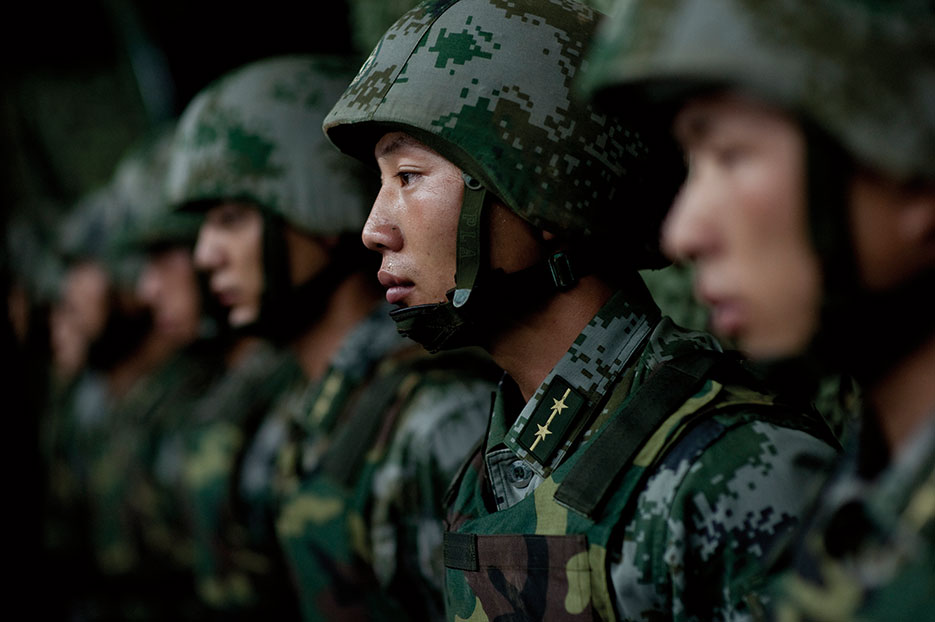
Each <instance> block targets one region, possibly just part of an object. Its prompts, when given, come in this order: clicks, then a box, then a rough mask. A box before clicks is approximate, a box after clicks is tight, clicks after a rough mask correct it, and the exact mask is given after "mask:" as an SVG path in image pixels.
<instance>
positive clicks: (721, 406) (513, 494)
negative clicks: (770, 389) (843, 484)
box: [446, 293, 835, 622]
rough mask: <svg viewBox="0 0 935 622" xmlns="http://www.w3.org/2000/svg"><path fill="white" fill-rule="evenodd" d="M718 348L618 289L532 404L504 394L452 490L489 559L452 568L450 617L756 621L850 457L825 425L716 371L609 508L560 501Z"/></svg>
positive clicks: (454, 517)
mask: <svg viewBox="0 0 935 622" xmlns="http://www.w3.org/2000/svg"><path fill="white" fill-rule="evenodd" d="M718 348H719V346H718V345H717V343H716V341H714V339H713V338H712V337H711V336H710V335H708V334H706V333H699V332H695V331H688V330H685V329H682V328H680V327H678V326H676V325H675V324H673V323H672V322H671V320H669V319H668V318H661V319H660V317H659V315H658V310H654V307H653V305H652V303H651V302H649V301H644V302H640V303H639V304H636V303H634V302H628V301H627V299H626V296H624V295H623V294H622V293H618V294H617V295H615V296H614V297H613V298H612V299H611V300H610V301H609V302H608V303H607V304H606V305H605V306H604V307H603V308H602V309H601V310H600V311H599V313H598V314H597V315H596V316H595V317H594V318H593V319H592V320H591V322H590V323H589V325H588V326H587V327H586V328H585V329H584V331H582V333H581V335H580V336H579V337H578V339H577V340H576V341H575V343H574V344H573V345H572V346H571V347H570V348H569V350H568V352H567V353H566V355H565V356H564V357H563V358H562V360H561V361H560V362H559V363H558V364H557V365H556V366H555V368H554V369H553V371H552V372H551V373H550V375H549V377H548V378H547V379H546V380H545V381H544V382H543V383H542V385H541V387H540V388H539V389H538V390H537V391H536V393H535V395H534V396H533V398H532V399H531V400H530V401H529V402H528V403H526V404H523V402H522V398H521V397H520V396H519V395H518V393H517V390H516V388H515V386H513V385H512V384H511V383H508V382H504V383H501V389H500V391H499V392H498V395H497V402H496V403H495V406H494V411H493V417H492V420H491V424H490V428H489V432H488V437H487V440H486V444H485V446H484V447H483V448H482V449H481V450H480V451H479V452H478V453H477V454H476V455H475V456H474V458H473V459H472V462H471V464H470V465H469V466H468V468H466V469H465V472H464V474H463V475H462V478H461V480H460V482H459V483H458V484H457V485H456V487H454V488H453V489H452V491H453V493H454V494H453V496H452V501H451V503H450V505H449V517H448V526H449V529H450V530H451V532H452V533H454V534H455V535H456V536H461V537H467V538H470V539H472V541H473V542H475V543H476V549H475V550H476V556H475V557H474V560H473V561H474V567H473V568H466V567H458V566H457V564H455V563H449V564H448V566H447V579H446V596H447V598H448V619H449V620H458V621H461V620H493V619H504V618H503V617H504V616H505V617H519V618H522V619H531V620H552V619H555V620H559V619H561V620H564V619H568V620H572V619H603V620H614V619H622V620H645V621H647V622H649V621H655V620H693V621H702V620H704V621H711V620H725V621H726V620H737V619H743V617H742V616H746V615H749V611H748V609H747V598H748V597H749V595H750V594H751V593H753V592H754V591H755V589H756V587H757V578H758V576H759V572H760V570H761V568H762V565H763V563H764V561H765V560H766V559H767V558H768V556H769V554H770V552H771V550H772V548H773V547H774V546H775V545H776V544H777V543H779V542H781V541H783V539H784V538H785V537H788V535H789V533H790V531H791V530H792V528H794V526H795V525H796V524H797V521H798V519H799V517H800V516H801V514H802V512H803V511H804V510H805V508H806V506H807V500H808V495H805V494H803V491H804V490H808V489H809V488H812V487H813V486H812V485H813V481H814V478H815V474H816V466H815V465H816V464H817V465H820V466H824V464H825V463H826V462H827V461H828V460H830V459H831V458H832V456H833V455H834V453H835V450H834V449H833V448H832V444H833V441H830V433H827V429H826V428H825V427H824V425H823V423H822V422H820V420H819V419H818V418H817V416H810V415H808V414H806V412H805V411H804V410H801V411H800V410H796V409H794V408H790V406H789V405H781V404H778V403H777V402H776V401H775V399H774V397H773V396H771V395H769V394H768V393H764V392H762V391H758V390H755V389H753V388H751V386H750V385H746V384H743V383H742V382H740V380H739V379H737V378H732V377H728V378H727V379H719V377H718V376H717V375H714V376H712V377H708V378H706V379H705V380H704V382H703V383H702V385H701V386H700V388H699V389H698V390H697V392H695V393H694V394H693V395H691V397H690V398H689V399H688V400H687V401H685V402H684V403H683V404H681V405H680V406H679V407H677V408H676V409H675V410H674V411H673V412H672V413H671V414H670V415H669V416H668V418H667V419H665V421H664V423H663V424H662V425H660V426H659V428H658V429H657V430H656V431H655V432H654V433H653V434H652V435H651V436H650V437H649V438H647V439H645V440H644V441H642V444H641V445H640V446H639V451H638V453H636V454H635V457H634V458H633V460H632V462H631V463H629V464H628V465H623V467H622V468H623V470H622V471H621V472H620V473H618V475H617V479H614V480H613V481H614V484H613V487H612V488H611V493H610V497H609V499H608V501H607V502H606V505H605V506H604V508H603V509H601V510H600V511H598V512H597V513H595V514H594V515H584V514H582V513H581V512H579V511H576V510H573V509H570V508H569V507H568V506H567V505H564V504H563V503H561V502H560V501H559V500H558V499H557V498H556V495H557V491H558V490H559V489H560V487H561V486H562V484H563V483H564V482H565V481H566V479H567V478H568V476H569V474H570V472H571V470H572V469H573V468H574V465H575V464H577V463H578V461H580V460H582V458H583V457H584V456H586V455H587V452H588V451H589V450H590V449H591V443H592V442H593V440H594V439H595V438H598V435H599V434H600V433H601V432H602V431H604V430H606V426H607V425H608V424H609V422H611V421H612V420H613V419H614V418H615V417H616V416H618V414H619V413H620V408H621V405H624V404H626V403H627V402H628V401H629V400H630V399H631V398H632V397H633V395H634V393H635V392H637V391H638V390H639V388H640V387H641V386H643V385H644V384H645V383H646V381H647V379H648V378H649V377H650V376H651V375H653V374H654V373H656V370H658V369H659V368H660V366H661V365H662V364H663V363H665V362H667V361H670V360H672V359H673V358H675V357H679V356H683V355H685V354H686V353H688V352H693V351H698V350H712V349H713V350H715V351H716V350H718ZM739 378H740V379H742V378H743V376H740V377H739ZM511 387H512V388H511ZM556 388H557V389H558V390H556ZM829 442H830V444H829ZM597 476H598V477H600V476H602V475H597ZM606 476H608V477H609V476H610V473H607V474H606ZM449 537H450V535H449ZM446 559H450V558H446ZM467 565H468V564H465V566H467Z"/></svg>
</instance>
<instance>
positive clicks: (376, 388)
mask: <svg viewBox="0 0 935 622" xmlns="http://www.w3.org/2000/svg"><path fill="white" fill-rule="evenodd" d="M388 311H389V307H388V305H384V306H381V307H380V308H378V309H377V310H375V311H374V313H373V314H372V315H371V316H370V318H368V319H367V320H365V321H364V322H361V324H360V325H359V326H357V327H356V328H355V329H354V330H353V331H352V333H351V334H350V335H348V337H347V339H346V341H345V343H344V345H343V346H342V348H341V350H340V351H339V352H338V353H337V354H336V356H335V358H334V361H333V363H332V365H331V367H330V369H329V370H328V372H327V373H326V374H325V376H324V378H323V379H322V380H321V381H320V382H319V383H317V384H316V385H315V386H314V388H313V389H312V390H311V391H309V393H308V394H307V395H306V399H305V400H304V402H303V403H302V405H301V407H300V408H296V409H295V410H294V411H293V412H294V413H295V414H296V415H297V417H296V419H295V420H294V424H295V432H296V434H295V437H294V438H295V440H296V442H295V443H294V444H293V445H292V446H291V448H290V449H291V452H290V455H287V456H285V457H284V459H283V465H282V466H283V488H284V492H285V502H284V504H283V507H282V510H281V511H280V512H279V515H278V518H277V530H278V532H279V536H280V540H281V541H282V543H283V547H284V548H285V550H286V553H287V555H288V557H289V560H290V565H291V567H292V569H293V572H294V573H295V575H296V577H297V583H298V585H299V586H300V587H301V598H302V605H303V612H304V617H305V619H307V620H320V619H326V620H333V619H341V620H346V619H382V618H386V619H407V620H419V619H440V618H441V617H442V615H443V610H444V605H443V599H442V582H441V577H442V572H441V567H442V556H441V534H442V521H441V519H442V505H441V498H442V496H443V494H444V491H445V488H446V487H447V485H448V483H449V482H450V481H451V478H452V476H453V475H454V473H455V471H456V470H457V468H458V467H459V466H460V464H461V462H462V461H463V460H464V459H465V458H466V456H467V454H468V452H469V451H470V448H471V446H472V445H473V444H474V442H475V441H477V440H478V439H480V437H481V435H482V433H483V431H484V425H485V423H486V418H487V417H486V414H487V408H488V407H489V404H490V395H491V391H492V390H493V386H494V385H493V380H494V376H495V374H497V372H496V369H495V367H494V366H493V365H492V364H491V363H490V362H489V360H487V359H486V357H483V356H480V355H479V354H472V353H469V352H457V353H452V354H447V355H439V356H434V357H432V356H428V355H427V354H426V353H425V351H424V350H422V348H419V347H418V346H416V345H415V344H413V343H412V342H410V341H408V340H406V339H403V338H402V337H400V336H399V334H398V333H397V332H396V329H395V326H394V324H393V322H392V321H391V320H390V319H389V316H388V314H387V312H388ZM364 344H367V345H366V347H364ZM497 375H498V374H497Z"/></svg>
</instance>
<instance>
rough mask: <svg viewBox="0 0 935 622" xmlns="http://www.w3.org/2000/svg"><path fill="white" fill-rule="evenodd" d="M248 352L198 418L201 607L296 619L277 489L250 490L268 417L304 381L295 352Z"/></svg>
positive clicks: (188, 476) (187, 480)
mask: <svg viewBox="0 0 935 622" xmlns="http://www.w3.org/2000/svg"><path fill="white" fill-rule="evenodd" d="M247 347H248V350H247V351H246V352H245V353H244V354H243V358H242V359H241V360H239V361H238V362H237V363H236V364H234V365H233V366H232V367H230V368H228V369H227V370H226V371H225V372H224V373H223V375H222V376H221V378H220V379H219V380H218V381H217V382H216V383H215V384H214V385H213V386H212V387H210V388H209V389H208V390H207V391H205V394H204V396H203V397H202V399H201V400H200V401H199V404H198V406H197V407H196V410H195V412H194V413H193V415H192V419H193V422H192V425H191V432H190V433H189V434H188V435H187V436H186V447H185V450H184V472H183V474H182V486H183V491H182V493H181V494H182V496H183V498H184V500H185V502H184V506H185V507H186V508H187V509H188V511H189V512H190V517H189V520H190V529H191V533H192V539H193V549H194V550H193V564H194V574H195V576H194V581H195V584H196V589H197V593H198V596H199V598H200V600H201V602H202V604H203V605H204V607H205V608H206V610H207V611H209V612H211V613H212V615H215V616H219V617H233V618H240V619H256V617H257V616H261V615H263V616H266V615H268V616H273V617H276V616H288V615H289V614H294V613H295V604H294V600H295V597H294V596H293V594H292V591H291V589H290V588H289V587H288V577H287V576H286V575H285V574H284V570H283V568H282V565H281V559H280V558H279V557H278V549H277V548H276V546H275V538H274V535H273V533H272V531H271V526H270V521H271V518H270V516H271V513H272V511H273V510H272V509H271V504H272V503H273V499H272V493H271V492H269V489H270V486H271V482H270V481H269V480H268V479H267V480H264V475H263V473H262V471H261V472H260V474H259V477H258V478H257V479H259V480H260V481H259V482H258V483H253V482H252V480H251V485H250V486H246V485H245V480H246V479H248V478H250V477H253V473H254V471H255V470H256V469H255V468H254V467H253V465H254V464H256V462H251V463H249V464H248V463H247V459H246V456H247V453H248V452H249V451H250V448H251V447H252V446H253V445H255V444H256V440H257V438H258V435H259V434H260V432H259V430H260V429H261V427H262V424H263V422H264V420H265V419H266V417H267V413H269V412H270V410H271V409H273V408H274V406H275V405H276V403H277V402H278V401H279V400H281V399H284V398H283V395H285V394H287V393H288V392H289V391H290V390H293V389H292V388H293V387H295V386H296V385H299V384H300V383H301V379H302V378H303V376H302V371H301V368H300V367H299V365H298V362H297V361H296V360H295V357H294V356H293V355H292V354H291V353H290V352H289V351H286V350H283V349H280V348H276V347H274V346H272V345H271V344H269V343H268V342H265V341H261V340H256V341H255V342H251V343H250V344H247ZM273 440H274V441H275V439H273ZM273 445H274V447H275V442H274V443H273ZM248 469H253V470H251V471H250V474H249V475H248V473H247V470H248ZM265 477H267V478H268V477H269V473H267V474H266V475H265Z"/></svg>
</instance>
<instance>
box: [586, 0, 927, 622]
mask: <svg viewBox="0 0 935 622" xmlns="http://www.w3.org/2000/svg"><path fill="white" fill-rule="evenodd" d="M618 9H619V10H618V11H617V13H616V14H615V16H614V19H612V20H610V21H609V22H608V23H607V25H606V27H605V28H604V30H603V31H602V33H601V36H600V37H599V38H598V40H597V41H596V43H595V46H594V48H593V51H592V53H591V56H590V57H589V58H590V60H591V61H592V62H593V63H594V66H593V69H594V71H592V72H591V73H589V74H588V78H587V79H586V80H585V81H584V87H585V90H589V91H592V92H593V93H594V94H595V96H596V97H600V98H606V101H607V102H608V103H609V104H610V103H613V104H614V105H617V106H626V105H629V104H633V103H637V104H652V105H654V106H656V107H657V108H662V109H674V105H678V103H679V102H681V101H684V100H685V99H686V98H687V97H689V96H691V95H692V94H697V93H699V92H702V93H703V92H712V91H713V90H717V89H731V88H734V89H738V90H740V91H742V92H744V93H746V94H748V95H754V96H755V97H757V98H759V99H761V100H763V101H766V102H769V103H771V104H774V105H777V106H779V108H780V109H783V110H785V111H787V112H789V113H791V114H792V115H794V118H795V119H796V120H797V121H798V122H799V125H800V128H801V129H802V131H803V134H804V135H805V138H806V150H807V156H806V157H807V159H809V158H811V159H813V160H815V159H821V160H822V162H821V164H824V165H825V168H824V169H819V170H821V171H822V172H828V171H833V170H834V169H833V166H834V165H835V164H837V165H838V166H844V167H845V168H846V172H845V173H838V175H839V178H837V179H834V178H832V179H831V180H830V181H828V179H827V178H823V177H822V176H820V175H817V176H816V174H815V170H813V167H814V166H815V163H814V162H809V167H810V168H809V172H808V176H809V178H808V180H807V181H808V182H809V187H808V193H809V194H808V197H807V199H808V209H809V212H808V214H809V225H810V228H811V233H812V241H813V245H814V246H815V248H816V251H817V252H818V254H819V257H820V258H821V260H822V264H823V268H824V275H823V276H824V280H825V283H824V289H825V292H824V293H825V296H826V301H825V304H826V305H830V306H831V310H830V313H829V311H828V310H824V312H825V315H824V316H823V317H822V324H821V326H820V327H819V332H820V335H819V339H818V343H816V344H813V345H812V346H810V348H809V351H808V352H807V353H806V354H807V356H809V357H811V358H812V359H813V361H812V362H813V363H814V361H815V360H817V361H819V362H823V363H826V364H828V363H830V364H831V365H833V366H834V367H833V369H842V370H845V371H848V372H852V373H854V372H856V371H857V370H860V372H861V376H860V377H859V379H861V380H863V381H864V382H869V383H871V384H872V383H873V382H874V380H875V378H877V377H878V375H879V374H880V373H885V372H886V370H887V369H892V367H893V366H895V365H896V364H898V361H899V357H900V356H901V355H902V353H904V352H906V351H909V350H908V349H909V348H911V347H915V346H917V345H918V344H920V343H924V342H925V340H926V339H927V338H930V336H931V334H932V328H933V320H932V310H931V307H930V306H926V305H927V304H928V303H921V302H919V301H921V299H922V297H923V296H924V294H923V293H922V292H924V291H931V287H932V283H933V282H935V275H933V274H932V270H931V268H929V269H928V272H927V273H926V272H924V270H923V271H922V274H921V276H919V275H916V276H915V277H914V278H912V279H907V283H908V284H907V285H906V286H904V287H907V289H902V290H899V289H897V291H895V292H893V291H887V292H884V293H883V294H882V295H880V296H881V299H877V300H874V299H873V298H871V297H869V295H866V292H863V291H862V286H861V285H860V282H859V280H858V279H857V278H856V277H855V274H856V270H854V266H853V263H854V254H855V253H854V250H853V248H852V246H851V242H850V240H849V236H850V228H849V227H848V226H847V223H846V221H844V220H843V219H845V218H846V217H847V216H846V215H847V209H846V208H847V200H846V199H844V198H842V197H847V188H848V187H847V186H846V185H844V184H846V183H848V182H849V181H850V178H849V177H847V175H848V174H852V173H853V170H854V168H857V167H867V168H869V169H870V170H872V171H877V172H881V173H883V175H884V177H885V178H887V179H891V180H894V181H896V182H903V181H916V182H921V183H922V184H931V181H932V179H935V165H933V163H935V138H933V136H935V106H933V92H935V91H933V84H935V65H933V64H932V61H931V59H932V58H933V57H935V19H933V18H935V16H933V12H932V7H931V3H926V2H912V1H909V2H900V3H877V2H860V1H857V0H853V1H851V2H843V1H840V2H839V1H834V0H827V1H820V2H785V3H779V4H771V5H769V7H768V8H767V7H766V6H765V5H763V6H758V5H757V4H756V3H750V2H745V1H743V0H717V1H710V2H709V1H707V0H706V1H705V2H695V1H691V0H680V1H675V2H648V1H645V2H644V1H642V0H636V1H632V2H620V3H619V6H618ZM843 25H846V26H843ZM821 141H825V142H821ZM828 141H830V142H831V144H833V145H834V147H833V149H832V150H831V151H828V147H827V144H828ZM821 149H825V151H820V150H821ZM816 153H817V154H818V156H819V158H815V154H816ZM829 162H830V163H831V167H829V166H828V163H829ZM852 164H853V165H854V168H850V167H851V165H852ZM835 183H837V184H838V187H837V188H835V187H830V191H829V186H833V184H835ZM835 192H836V193H837V194H835ZM819 193H823V194H819ZM926 278H927V280H926ZM848 287H849V289H848ZM913 287H915V288H916V289H915V290H912V289H911V288H913ZM829 301H830V302H829ZM835 303H837V304H838V305H839V306H838V307H837V308H835V307H834V306H833V305H834V304H835ZM835 313H837V315H834V314H835ZM842 316H844V317H847V318H848V321H840V320H841V317H842ZM881 316H892V317H894V318H895V321H893V322H889V323H888V324H887V326H886V327H879V326H878V323H879V317H881ZM835 319H836V320H838V321H837V322H835V321H834V320H835ZM868 326H873V327H875V328H873V329H870V330H868V329H867V327H868ZM926 331H928V332H926ZM842 333H843V334H842ZM856 334H860V335H861V338H860V339H855V337H854V336H855V335H856ZM829 336H830V338H829ZM835 338H836V339H837V341H833V340H834V339H835ZM822 340H824V341H822ZM848 342H850V345H849V344H848ZM829 344H834V345H835V346H836V347H837V351H829V349H828V348H827V346H828V345H829ZM900 348H902V349H900ZM929 408H930V409H931V406H929ZM861 414H862V417H861V419H862V420H861V422H860V423H859V424H858V425H857V426H856V428H858V429H856V430H854V431H853V432H854V433H848V434H847V435H846V436H845V438H846V439H847V446H848V447H847V451H846V453H845V455H844V457H843V459H842V460H841V461H840V462H839V463H838V464H837V466H836V467H835V469H834V473H833V474H832V476H831V477H830V479H829V480H828V482H827V483H826V484H825V486H824V487H823V488H822V490H821V492H820V493H819V495H818V497H817V500H816V502H815V507H814V508H813V509H812V510H811V511H810V512H809V513H808V514H807V515H806V516H805V518H804V519H803V524H802V528H801V529H800V530H799V531H798V533H797V534H796V536H795V538H794V539H793V540H792V543H791V545H790V546H789V547H788V548H787V549H786V550H784V551H783V553H782V555H781V556H778V557H777V559H776V560H775V561H774V563H773V565H772V567H771V569H770V575H771V578H770V580H769V581H768V583H769V584H768V587H767V588H765V590H764V591H765V594H766V595H767V597H766V598H764V599H763V602H762V603H759V604H758V605H757V607H756V608H755V610H757V611H758V616H757V617H758V618H760V617H763V618H768V619H776V620H780V621H782V622H792V621H797V620H822V621H830V620H920V619H930V618H931V616H932V608H933V606H935V412H932V411H931V410H930V412H929V414H928V416H927V417H926V418H925V419H924V421H923V422H922V424H921V425H920V427H919V428H918V430H917V431H916V432H915V433H914V434H913V438H912V439H910V440H909V441H908V442H907V443H906V445H905V446H903V447H900V448H899V450H898V453H896V454H895V455H890V453H891V452H890V450H889V449H887V447H885V446H884V445H883V441H882V440H881V438H882V432H881V430H880V429H879V427H878V422H877V421H876V416H875V414H874V413H873V412H866V411H865V412H863V413H861Z"/></svg>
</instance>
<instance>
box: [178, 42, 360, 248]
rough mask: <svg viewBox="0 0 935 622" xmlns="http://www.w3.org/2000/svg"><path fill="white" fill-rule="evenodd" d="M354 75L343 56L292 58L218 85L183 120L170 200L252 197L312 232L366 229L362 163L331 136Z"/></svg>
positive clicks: (251, 68) (261, 64) (257, 65)
mask: <svg viewBox="0 0 935 622" xmlns="http://www.w3.org/2000/svg"><path fill="white" fill-rule="evenodd" d="M352 75H353V68H352V65H351V64H350V63H349V62H348V61H346V60H344V59H341V58H330V57H315V56H285V57H276V58H269V59H264V60H260V61H256V62H254V63H251V64H249V65H247V66H245V67H242V68H240V69H237V70H235V71H233V72H231V73H230V74H227V75H225V76H223V77H222V78H220V79H219V80H217V81H216V82H214V83H213V84H211V85H209V86H208V87H207V88H205V89H204V90H203V91H202V92H201V93H199V94H198V95H197V96H196V97H195V98H194V99H193V100H192V102H191V103H190V104H189V105H188V106H187V107H186V109H185V111H184V112H183V113H182V116H181V118H180V119H179V123H178V131H177V135H176V142H175V145H174V147H173V153H172V156H171V158H170V163H169V173H168V176H169V178H168V189H167V192H168V197H169V201H170V203H171V204H172V205H174V206H176V207H185V206H197V205H198V204H202V203H206V202H208V203H212V202H217V201H221V200H234V201H244V202H248V203H251V204H253V205H256V206H258V207H261V208H263V209H265V210H267V211H269V212H270V213H273V214H277V215H279V216H281V217H282V218H283V219H284V220H285V221H286V222H289V223H291V224H292V225H294V226H296V227H298V228H300V229H304V230H306V231H307V232H309V233H316V234H320V235H335V234H339V233H344V232H357V231H359V230H360V227H361V223H363V222H364V220H365V219H366V215H367V213H368V211H369V204H367V202H366V201H365V199H364V198H363V197H362V196H361V194H362V193H360V192H359V191H358V187H359V186H360V179H361V176H360V175H359V172H358V169H359V168H360V166H359V165H358V164H357V163H355V162H353V161H349V160H348V159H347V158H345V157H343V156H342V155H341V154H340V153H338V152H337V151H336V150H335V149H334V148H333V147H331V145H330V144H328V141H327V140H325V138H324V137H323V136H322V133H321V120H322V118H324V115H325V112H326V111H327V110H328V107H329V106H330V105H331V104H332V102H334V101H335V100H336V99H337V98H338V96H339V95H340V93H341V91H342V90H343V89H344V87H345V86H346V85H347V83H348V81H349V80H350V78H351V76H352Z"/></svg>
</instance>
